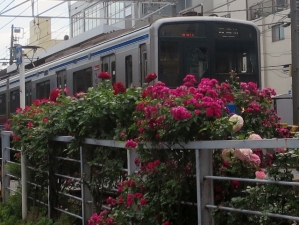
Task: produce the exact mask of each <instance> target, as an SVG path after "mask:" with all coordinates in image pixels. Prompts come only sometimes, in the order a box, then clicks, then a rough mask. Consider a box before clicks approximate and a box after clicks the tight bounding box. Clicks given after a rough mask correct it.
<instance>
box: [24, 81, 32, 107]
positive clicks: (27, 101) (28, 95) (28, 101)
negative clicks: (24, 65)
mask: <svg viewBox="0 0 299 225" xmlns="http://www.w3.org/2000/svg"><path fill="white" fill-rule="evenodd" d="M31 92H32V91H31V82H30V81H28V82H26V83H25V105H31V103H32V93H31Z"/></svg>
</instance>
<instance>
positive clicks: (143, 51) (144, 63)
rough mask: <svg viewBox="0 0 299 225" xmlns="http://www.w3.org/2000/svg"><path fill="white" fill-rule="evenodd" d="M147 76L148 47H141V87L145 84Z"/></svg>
mask: <svg viewBox="0 0 299 225" xmlns="http://www.w3.org/2000/svg"><path fill="white" fill-rule="evenodd" d="M146 75H147V54H146V45H145V44H142V45H140V85H142V84H143V83H144V82H145V77H146Z"/></svg>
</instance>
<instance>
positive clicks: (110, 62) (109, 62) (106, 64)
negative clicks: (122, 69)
mask: <svg viewBox="0 0 299 225" xmlns="http://www.w3.org/2000/svg"><path fill="white" fill-rule="evenodd" d="M102 72H108V73H109V74H110V75H111V77H112V84H114V83H115V82H116V64H115V55H114V54H113V55H108V56H104V57H102Z"/></svg>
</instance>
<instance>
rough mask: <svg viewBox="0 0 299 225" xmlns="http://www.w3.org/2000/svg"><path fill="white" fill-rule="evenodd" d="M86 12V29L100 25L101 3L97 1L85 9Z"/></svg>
mask: <svg viewBox="0 0 299 225" xmlns="http://www.w3.org/2000/svg"><path fill="white" fill-rule="evenodd" d="M84 14H85V31H88V30H90V29H92V28H95V27H97V26H99V25H100V19H99V18H100V4H99V3H97V4H95V5H93V6H91V7H89V8H87V9H85V11H84Z"/></svg>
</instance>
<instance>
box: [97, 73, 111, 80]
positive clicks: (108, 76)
mask: <svg viewBox="0 0 299 225" xmlns="http://www.w3.org/2000/svg"><path fill="white" fill-rule="evenodd" d="M98 78H101V79H103V80H109V79H111V75H110V74H109V73H108V72H100V73H99V74H98Z"/></svg>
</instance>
